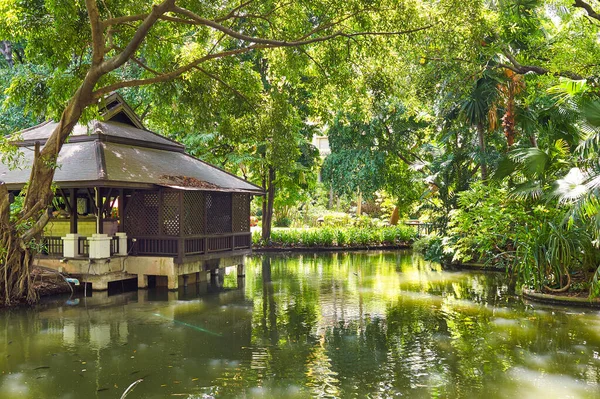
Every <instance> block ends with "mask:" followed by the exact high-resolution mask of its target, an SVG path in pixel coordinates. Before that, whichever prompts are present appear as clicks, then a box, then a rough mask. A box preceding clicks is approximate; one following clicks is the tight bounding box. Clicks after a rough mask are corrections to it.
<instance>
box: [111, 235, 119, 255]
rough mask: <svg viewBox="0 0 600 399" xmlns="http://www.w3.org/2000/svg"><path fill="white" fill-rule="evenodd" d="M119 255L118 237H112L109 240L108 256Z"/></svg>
mask: <svg viewBox="0 0 600 399" xmlns="http://www.w3.org/2000/svg"><path fill="white" fill-rule="evenodd" d="M118 253H119V237H117V236H113V237H112V238H111V240H110V255H111V256H112V255H115V254H118Z"/></svg>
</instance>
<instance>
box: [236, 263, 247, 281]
mask: <svg viewBox="0 0 600 399" xmlns="http://www.w3.org/2000/svg"><path fill="white" fill-rule="evenodd" d="M237 276H238V278H240V277H246V266H245V265H244V264H243V263H241V264H239V265H237Z"/></svg>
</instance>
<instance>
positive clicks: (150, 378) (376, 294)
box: [0, 252, 600, 399]
mask: <svg viewBox="0 0 600 399" xmlns="http://www.w3.org/2000/svg"><path fill="white" fill-rule="evenodd" d="M224 287H225V288H224V289H223V290H220V291H217V292H210V288H208V289H207V287H206V286H205V285H202V286H195V285H194V286H190V287H188V288H187V290H185V291H184V290H183V289H180V291H179V292H167V291H161V290H146V291H139V292H128V293H123V294H118V295H107V294H100V295H98V294H97V293H94V294H93V296H92V297H88V298H71V299H70V300H69V299H68V298H60V299H55V300H52V301H48V302H44V303H42V304H40V305H39V306H38V307H37V308H35V309H20V310H12V311H4V312H2V313H0V398H2V399H8V398H120V397H121V395H122V394H123V392H124V391H125V390H126V389H127V387H128V386H130V385H131V384H132V383H133V382H135V381H136V380H138V379H142V380H143V381H141V382H139V383H138V384H137V385H135V388H134V389H133V391H131V392H130V393H129V394H128V395H127V398H128V399H129V398H176V397H182V398H211V397H214V398H308V397H331V398H333V397H340V398H395V397H404V398H486V399H493V398H598V397H600V355H599V351H600V312H598V311H594V310H582V309H568V308H559V307H549V306H544V305H540V304H536V303H530V302H524V301H523V300H521V299H520V298H519V297H517V296H515V295H514V294H513V293H512V292H511V290H512V288H511V286H510V284H508V281H507V280H506V278H505V276H504V275H503V274H501V273H481V272H451V271H443V270H442V269H441V268H440V266H439V265H436V264H431V263H428V262H425V261H423V260H422V259H421V258H420V257H419V256H418V255H413V254H412V253H410V252H363V253H354V254H342V253H339V254H318V255H313V254H302V255H297V254H294V255H277V256H264V257H261V256H254V257H251V258H249V259H248V261H247V268H246V278H245V281H244V283H242V284H240V286H238V284H237V278H236V275H235V270H232V273H230V274H227V275H225V278H224Z"/></svg>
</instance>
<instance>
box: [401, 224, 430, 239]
mask: <svg viewBox="0 0 600 399" xmlns="http://www.w3.org/2000/svg"><path fill="white" fill-rule="evenodd" d="M404 224H406V225H407V226H412V227H414V228H415V229H416V230H417V237H422V236H424V235H427V234H430V233H431V232H432V231H433V223H426V222H421V221H419V220H407V221H406V222H404Z"/></svg>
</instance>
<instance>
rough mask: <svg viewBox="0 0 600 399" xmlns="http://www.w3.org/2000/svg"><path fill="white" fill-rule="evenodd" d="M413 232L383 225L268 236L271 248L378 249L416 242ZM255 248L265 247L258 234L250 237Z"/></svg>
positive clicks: (302, 231)
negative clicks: (353, 247)
mask: <svg viewBox="0 0 600 399" xmlns="http://www.w3.org/2000/svg"><path fill="white" fill-rule="evenodd" d="M415 236H416V232H415V229H414V228H413V227H411V226H404V225H401V226H386V227H371V228H357V227H350V228H347V229H342V228H333V227H325V228H317V229H303V230H296V229H289V230H274V231H273V232H272V233H271V244H270V245H274V246H282V247H292V246H298V245H302V246H305V247H316V246H322V247H332V246H341V247H342V246H361V247H362V246H378V245H382V244H385V245H395V244H399V243H403V242H410V241H412V240H414V239H415ZM252 241H253V243H254V245H258V246H260V245H265V243H264V242H263V241H262V239H261V236H260V234H259V233H258V232H255V233H254V234H253V236H252Z"/></svg>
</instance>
